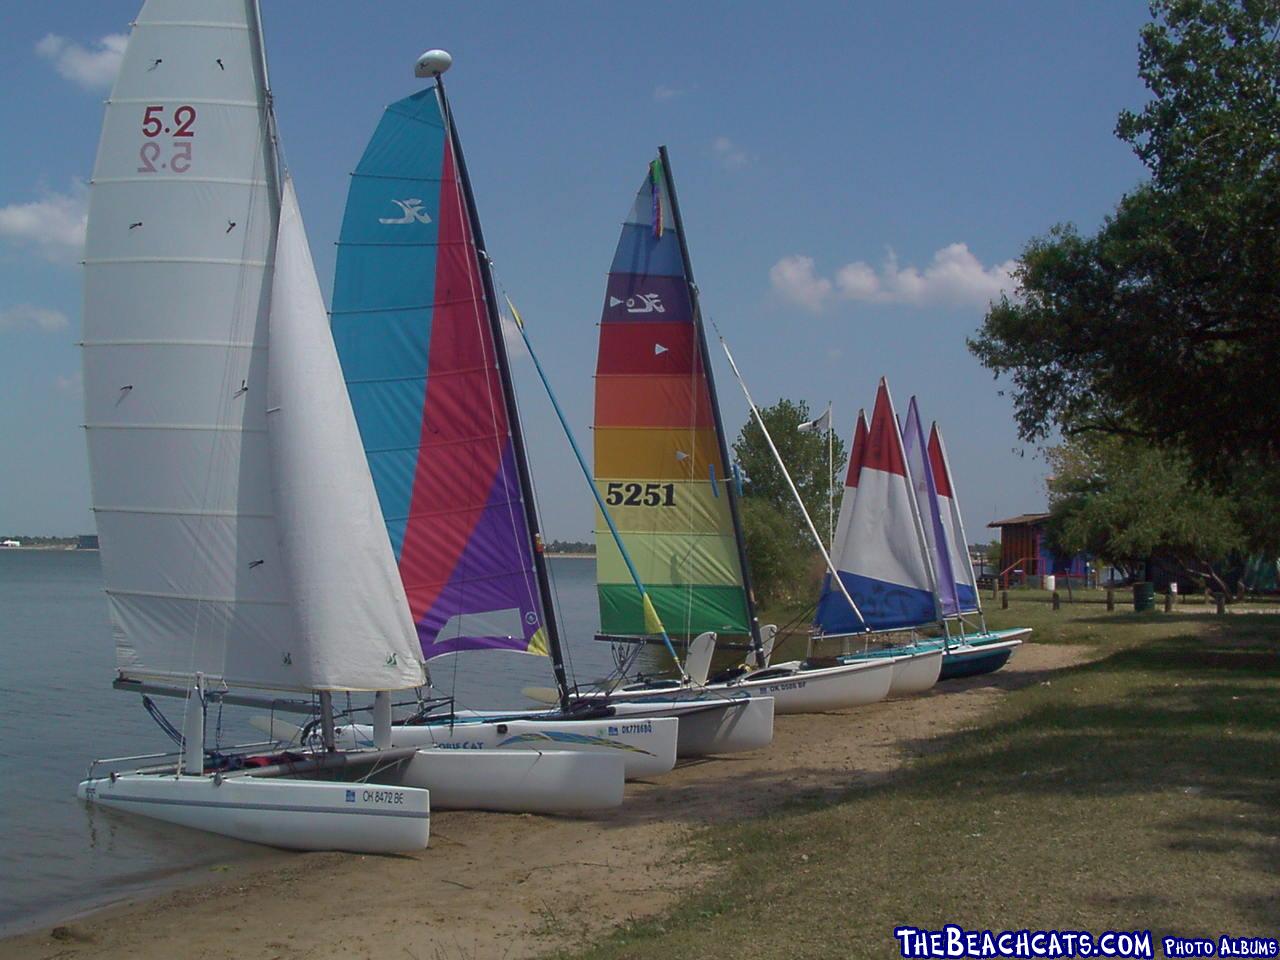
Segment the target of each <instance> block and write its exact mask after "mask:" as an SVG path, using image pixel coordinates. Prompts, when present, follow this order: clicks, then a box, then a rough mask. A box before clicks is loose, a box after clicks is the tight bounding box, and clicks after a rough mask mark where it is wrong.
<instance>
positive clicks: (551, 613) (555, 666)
mask: <svg viewBox="0 0 1280 960" xmlns="http://www.w3.org/2000/svg"><path fill="white" fill-rule="evenodd" d="M435 81H436V90H437V92H438V93H439V95H440V106H441V109H442V110H443V112H444V120H445V125H446V126H447V127H448V132H449V142H450V144H451V145H452V146H453V156H454V159H455V161H456V163H457V174H458V177H459V178H460V179H461V180H462V192H463V197H464V199H465V200H466V205H467V218H468V220H469V221H470V224H471V237H472V240H473V241H474V242H475V246H476V258H477V260H478V261H479V264H480V279H481V282H482V283H483V284H484V299H485V309H486V312H487V313H488V315H489V330H490V333H491V334H492V336H493V352H494V355H495V356H496V357H497V360H498V373H499V375H500V376H501V377H502V398H503V401H504V402H505V404H506V408H507V422H508V423H509V424H510V430H511V442H512V446H513V447H514V449H515V461H516V473H517V474H518V475H519V477H520V496H521V499H523V500H524V512H525V519H526V521H527V523H528V524H529V534H530V536H531V538H532V540H533V543H532V544H531V545H530V546H531V547H532V549H533V568H534V573H535V574H536V576H537V578H538V595H539V598H540V599H541V601H542V616H543V619H544V622H545V624H546V628H547V643H548V646H549V647H550V650H551V666H552V670H553V672H554V673H555V677H556V687H557V688H558V689H559V691H560V709H562V710H568V709H569V707H570V705H571V704H570V698H569V677H568V674H567V673H566V672H565V665H564V650H563V649H562V647H561V645H560V629H559V626H558V625H557V623H556V615H555V598H554V597H553V596H552V593H551V581H550V578H549V577H548V576H547V558H546V555H545V554H544V553H543V551H542V533H541V531H540V530H539V529H538V509H537V505H536V504H535V502H534V499H533V481H532V479H531V478H530V475H529V461H528V457H527V455H526V453H525V447H524V436H523V432H522V431H521V428H520V410H519V409H518V408H517V406H516V397H515V390H514V389H513V387H512V382H511V364H510V362H509V361H508V359H507V346H506V342H505V340H504V339H503V334H502V318H501V317H500V316H499V314H498V301H497V297H496V295H495V293H494V286H493V274H492V273H491V272H490V270H489V255H488V252H487V251H486V248H485V244H484V232H483V231H482V230H481V228H480V217H479V215H478V214H477V213H476V203H475V196H474V194H472V192H471V178H470V177H469V176H468V175H467V163H466V160H465V159H464V158H463V155H462V144H461V142H460V141H459V139H458V130H457V128H456V127H455V126H454V123H453V110H452V109H451V108H450V107H449V98H448V97H447V96H445V92H444V79H443V78H442V77H441V76H440V73H436V74H435Z"/></svg>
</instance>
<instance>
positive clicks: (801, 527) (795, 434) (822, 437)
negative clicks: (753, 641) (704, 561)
mask: <svg viewBox="0 0 1280 960" xmlns="http://www.w3.org/2000/svg"><path fill="white" fill-rule="evenodd" d="M760 415H761V416H762V417H763V418H764V422H765V423H766V424H768V427H769V435H770V436H771V437H773V441H774V443H775V444H776V445H777V447H778V452H779V453H780V454H781V456H782V460H783V462H784V463H785V464H786V465H787V472H788V473H790V474H791V478H792V480H794V481H795V484H796V488H797V489H798V490H799V491H800V495H801V497H802V498H803V499H804V503H805V508H806V509H807V510H808V511H809V516H810V517H812V518H813V523H814V526H816V527H817V528H818V532H819V533H820V534H821V535H822V538H823V540H824V541H825V540H826V538H827V526H828V523H827V520H828V516H827V504H828V501H827V497H828V491H830V490H833V489H834V490H835V492H836V498H835V509H836V510H837V511H838V510H839V509H840V499H839V493H840V491H841V490H842V487H841V486H840V485H839V483H838V481H839V478H840V471H841V470H842V469H843V466H844V460H845V446H844V442H843V441H841V439H840V438H839V437H837V436H835V435H834V434H832V435H830V438H829V439H830V441H831V456H830V460H828V450H827V441H828V432H827V431H824V430H807V431H801V430H800V429H799V428H800V424H802V423H805V422H808V421H811V420H813V419H814V417H813V416H812V414H811V413H810V412H809V407H808V405H807V404H806V403H805V402H804V401H800V402H799V403H795V402H793V401H791V400H787V399H782V400H779V401H778V402H777V403H775V404H773V405H772V406H770V407H764V408H762V409H761V410H760ZM733 454H734V458H735V459H736V460H737V461H738V465H739V467H740V468H741V470H742V474H743V483H742V486H743V493H744V494H745V496H744V497H743V502H742V515H743V527H744V533H745V536H746V541H747V559H748V560H749V561H750V563H751V575H752V583H753V585H754V587H755V593H756V599H757V601H758V602H759V603H760V604H761V605H762V606H766V607H768V606H773V605H775V604H797V603H812V602H813V601H814V600H816V598H817V588H818V583H819V581H820V579H821V574H822V569H823V564H822V561H821V559H820V558H819V556H818V550H817V547H816V546H815V545H814V543H813V538H812V537H811V536H810V535H809V531H808V528H807V527H806V526H805V523H804V518H803V517H802V516H801V515H800V509H799V507H798V506H797V505H796V502H795V497H793V496H792V494H791V490H790V489H789V488H788V487H787V482H786V479H785V478H784V477H783V476H782V471H781V470H779V469H778V464H777V461H776V460H775V459H774V456H773V453H772V452H770V450H769V445H768V443H767V442H766V441H765V437H764V432H763V431H762V430H761V429H760V424H759V423H757V422H756V421H755V419H754V418H751V419H749V420H748V421H747V422H746V423H745V424H744V425H743V427H742V430H741V432H740V433H739V434H738V439H737V440H735V441H734V443H733Z"/></svg>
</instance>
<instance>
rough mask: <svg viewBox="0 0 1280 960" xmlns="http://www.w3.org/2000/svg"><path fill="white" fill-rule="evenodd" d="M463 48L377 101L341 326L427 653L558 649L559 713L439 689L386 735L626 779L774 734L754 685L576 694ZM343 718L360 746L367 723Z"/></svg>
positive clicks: (430, 62) (341, 269)
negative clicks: (545, 756) (466, 150)
mask: <svg viewBox="0 0 1280 960" xmlns="http://www.w3.org/2000/svg"><path fill="white" fill-rule="evenodd" d="M451 63H452V59H451V58H450V57H449V55H448V54H447V53H445V52H443V51H429V52H428V53H427V54H424V55H423V57H422V59H421V60H420V61H419V65H418V70H417V73H418V76H419V77H422V78H427V79H430V80H432V81H433V82H432V85H431V86H430V87H429V88H428V89H424V90H421V91H419V92H417V93H414V94H412V95H410V96H408V97H406V98H404V99H401V100H398V101H396V102H394V103H392V104H391V105H390V106H388V107H387V108H386V109H385V110H384V112H383V114H382V117H381V119H380V121H379V123H378V125H377V127H376V129H375V130H374V132H373V135H372V137H371V139H370V141H369V144H368V146H367V148H366V150H365V152H364V155H363V157H362V158H361V160H360V162H359V164H358V165H357V167H356V169H355V172H354V174H353V175H352V178H351V184H350V188H349V190H348V195H347V206H346V213H345V216H344V219H343V225H342V233H341V238H340V242H339V247H338V260H337V271H336V277H335V282H334V294H333V309H332V330H333V336H334V340H335V342H336V344H337V350H338V355H339V357H340V359H341V362H342V366H343V372H344V375H345V378H346V385H347V390H348V392H349V394H350V397H351V404H352V407H353V408H354V411H355V418H356V421H357V422H358V424H359V428H360V436H361V439H362V442H363V445H364V452H365V455H366V456H367V458H368V463H369V467H370V470H371V473H372V477H373V484H374V486H375V488H376V490H377V497H378V503H379V505H380V508H381V517H382V523H383V524H384V526H385V530H386V534H387V537H388V538H389V540H390V544H391V550H392V553H393V555H394V557H395V562H396V565H397V568H398V571H399V575H400V578H401V580H402V582H403V585H404V590H405V594H406V596H407V598H408V603H409V608H410V612H411V617H412V621H413V624H414V627H415V630H416V634H417V640H418V644H419V646H420V650H421V655H422V657H423V658H424V659H425V660H427V661H428V662H430V661H433V660H434V659H435V658H437V657H440V656H445V655H456V654H460V653H465V652H469V651H489V652H501V651H506V652H515V653H523V654H535V655H542V656H546V657H549V659H550V661H551V666H552V673H553V675H554V678H555V682H556V688H555V691H554V693H553V698H554V699H555V701H556V702H557V706H558V709H555V710H515V711H510V710H508V711H476V710H464V709H458V708H457V705H456V704H455V702H454V700H453V698H452V697H450V696H441V697H437V698H434V699H430V700H424V701H423V702H421V703H415V704H413V708H414V709H413V711H412V715H411V716H409V717H406V718H404V719H403V720H401V721H399V722H397V723H395V724H394V725H393V729H392V736H391V743H392V744H393V745H428V744H436V745H442V746H447V747H466V748H471V749H477V748H479V749H482V750H490V749H495V748H504V749H521V748H524V749H539V750H541V749H547V748H548V747H554V748H556V749H562V750H571V751H579V752H590V753H606V754H610V755H614V756H618V757H620V758H621V759H622V762H623V763H624V767H625V771H626V775H627V776H628V777H630V778H636V777H647V776H652V775H654V774H658V773H662V772H665V771H667V770H670V769H671V767H672V766H673V765H674V763H675V760H676V756H677V750H679V753H680V754H681V755H700V754H704V753H725V752H734V751H737V750H749V749H755V748H757V747H761V746H764V745H766V744H768V743H769V741H770V740H771V739H772V736H773V717H772V705H771V704H763V703H751V702H747V701H746V700H745V698H734V697H722V698H719V699H718V700H715V701H712V700H708V701H706V702H703V703H699V704H688V703H666V702H663V703H654V704H645V705H637V704H618V705H612V704H591V705H578V706H576V707H575V706H574V705H573V703H572V699H571V695H572V691H573V683H572V681H571V678H570V676H569V671H568V669H567V667H566V658H565V655H564V650H563V640H562V635H561V629H560V625H559V624H558V622H557V618H556V604H555V599H554V596H553V594H552V588H551V582H550V579H549V576H548V571H547V561H546V558H545V556H544V554H543V547H542V539H541V534H540V529H539V516H538V511H537V504H536V501H535V496H534V486H533V478H532V476H531V474H530V469H529V464H528V459H527V457H526V454H525V445H524V435H523V430H522V426H521V423H520V415H519V409H518V406H517V398H516V394H515V389H514V384H513V382H512V377H511V369H510V363H509V361H508V357H507V352H506V345H505V341H504V336H503V332H502V318H501V316H500V313H499V308H498V304H497V300H496V296H495V285H494V280H493V274H492V264H491V263H490V260H489V257H488V254H487V252H486V247H485V243H484V235H483V232H482V230H481V225H480V218H479V215H478V212H477V209H476V204H475V198H474V195H473V192H472V189H471V182H470V179H469V177H468V174H467V167H466V162H465V159H464V157H463V152H462V146H461V141H460V139H459V136H458V131H457V126H456V124H455V123H454V118H453V112H452V109H451V107H450V104H449V100H448V98H447V96H446V94H445V87H444V81H443V73H444V72H445V71H446V70H447V69H448V68H449V66H450V64H451ZM677 715H678V717H679V722H678V723H677V720H676V719H675V718H676V717H677ZM350 719H351V718H347V720H348V721H349V720H350ZM337 733H338V736H339V738H340V741H341V742H346V743H348V744H357V743H366V742H368V741H370V739H371V737H372V733H373V731H372V727H371V726H370V725H369V724H367V723H359V722H343V723H342V724H341V725H340V726H339V728H338V731H337ZM344 738H345V739H344Z"/></svg>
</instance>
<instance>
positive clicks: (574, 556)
mask: <svg viewBox="0 0 1280 960" xmlns="http://www.w3.org/2000/svg"><path fill="white" fill-rule="evenodd" d="M547 556H548V557H556V558H557V559H558V558H560V557H564V558H565V559H566V560H594V559H595V558H596V555H595V554H594V553H551V552H550V551H548V552H547Z"/></svg>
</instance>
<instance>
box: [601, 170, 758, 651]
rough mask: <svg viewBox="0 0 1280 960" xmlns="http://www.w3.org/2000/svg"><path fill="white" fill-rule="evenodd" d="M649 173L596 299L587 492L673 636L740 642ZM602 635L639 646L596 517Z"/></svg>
mask: <svg viewBox="0 0 1280 960" xmlns="http://www.w3.org/2000/svg"><path fill="white" fill-rule="evenodd" d="M678 231H679V225H678V224H677V223H676V222H675V217H674V211H673V208H672V203H671V198H670V195H669V191H668V186H667V181H666V175H665V171H664V170H663V167H662V163H661V161H655V162H654V163H653V164H652V165H651V167H650V170H649V173H648V176H646V178H645V181H644V183H643V184H642V185H641V187H640V190H639V191H638V192H637V194H636V198H635V201H634V203H633V204H632V207H631V211H630V213H629V214H628V217H627V219H626V221H625V222H624V223H623V226H622V230H621V235H620V237H619V239H618V245H617V248H616V250H615V252H614V258H613V262H612V266H611V269H610V273H609V278H608V281H607V283H606V286H605V299H604V306H603V309H602V313H601V322H600V340H599V352H598V354H597V361H596V378H595V430H594V442H595V465H594V478H595V483H596V488H597V490H598V491H599V494H600V496H601V498H602V499H603V500H604V502H605V503H606V504H607V505H608V507H609V511H610V513H611V515H612V516H613V518H614V520H615V523H616V526H617V528H618V532H619V534H620V535H621V537H622V540H623V541H624V543H625V544H626V547H627V551H628V552H629V553H630V554H631V556H632V559H633V561H634V564H635V567H636V571H637V573H638V574H639V576H640V579H641V580H642V581H643V583H644V584H645V589H646V590H647V591H648V593H649V596H650V598H651V599H652V601H653V605H654V607H655V608H656V610H657V613H658V616H659V617H660V619H661V620H662V622H663V623H664V624H665V625H666V627H667V629H668V631H669V632H670V633H672V634H680V635H686V636H687V635H695V634H698V633H702V632H704V631H707V630H714V631H717V632H720V633H728V634H747V633H750V632H751V625H750V618H749V614H748V605H747V599H746V591H745V589H744V587H743V582H744V578H743V571H742V565H741V561H740V553H739V549H738V542H737V537H736V532H735V528H734V521H733V515H732V512H731V511H732V506H731V503H730V498H729V496H728V495H727V493H728V491H727V490H726V489H725V488H726V486H727V484H728V483H731V482H733V481H732V478H731V476H730V473H729V471H727V470H726V469H725V463H724V457H723V455H722V453H721V444H720V438H719V436H718V433H717V429H718V423H717V418H716V414H715V408H714V406H713V404H714V402H715V401H714V397H713V395H712V392H711V387H710V384H709V380H708V377H707V372H706V371H705V370H704V368H703V358H702V351H701V345H700V342H699V332H698V329H697V325H696V318H695V314H694V309H695V307H694V302H693V298H692V295H691V291H690V281H689V278H688V276H687V275H686V270H685V262H684V254H683V252H682V249H681V237H680V235H679V232H678ZM596 554H597V555H596V580H597V587H598V593H599V599H600V617H601V629H602V630H603V631H604V632H605V633H614V634H642V633H645V632H646V622H645V618H644V608H643V604H642V600H641V597H640V594H639V591H638V590H637V589H636V587H635V585H634V584H633V583H632V581H631V578H630V575H629V572H628V570H627V565H626V563H625V562H624V559H623V557H622V553H621V551H620V550H619V548H618V545H617V544H616V542H615V541H614V538H613V536H612V533H611V531H610V530H609V528H608V526H607V524H606V523H605V521H604V517H603V515H602V514H601V513H600V512H599V511H597V513H596Z"/></svg>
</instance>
